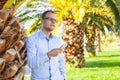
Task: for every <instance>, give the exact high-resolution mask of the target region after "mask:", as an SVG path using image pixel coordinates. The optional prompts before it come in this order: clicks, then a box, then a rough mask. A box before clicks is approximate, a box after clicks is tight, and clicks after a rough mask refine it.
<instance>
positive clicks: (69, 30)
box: [62, 18, 85, 67]
mask: <svg viewBox="0 0 120 80" xmlns="http://www.w3.org/2000/svg"><path fill="white" fill-rule="evenodd" d="M62 37H63V39H64V40H65V42H66V43H67V47H66V49H65V55H66V61H68V62H72V63H73V64H74V66H75V67H84V66H85V58H84V44H83V41H84V28H83V24H79V25H78V24H76V23H75V21H74V19H73V18H64V19H63V35H62Z"/></svg>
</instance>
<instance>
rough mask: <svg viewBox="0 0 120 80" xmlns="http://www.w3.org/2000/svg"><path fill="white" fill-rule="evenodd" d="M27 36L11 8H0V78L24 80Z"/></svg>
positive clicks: (1, 79)
mask: <svg viewBox="0 0 120 80" xmlns="http://www.w3.org/2000/svg"><path fill="white" fill-rule="evenodd" d="M25 39H26V36H25V32H24V30H23V28H22V27H20V25H19V23H18V22H17V18H15V17H14V16H13V14H12V9H11V10H0V80H22V79H23V77H24V74H25V68H24V66H25V65H26V54H25V53H26V50H25V47H24V42H25Z"/></svg>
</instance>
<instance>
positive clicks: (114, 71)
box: [25, 43, 120, 80]
mask: <svg viewBox="0 0 120 80" xmlns="http://www.w3.org/2000/svg"><path fill="white" fill-rule="evenodd" d="M66 72H67V80H120V46H118V44H117V43H111V44H110V45H109V46H108V47H106V49H105V50H103V51H102V52H100V53H97V55H96V56H95V57H90V58H86V67H85V68H82V69H81V68H69V69H66ZM25 80H29V77H25Z"/></svg>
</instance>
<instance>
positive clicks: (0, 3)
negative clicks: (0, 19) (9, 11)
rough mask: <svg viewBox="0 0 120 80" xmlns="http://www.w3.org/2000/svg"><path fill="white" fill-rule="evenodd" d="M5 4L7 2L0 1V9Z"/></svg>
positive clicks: (4, 0)
mask: <svg viewBox="0 0 120 80" xmlns="http://www.w3.org/2000/svg"><path fill="white" fill-rule="evenodd" d="M6 2H7V0H0V9H2V8H3V6H4V4H5V3H6Z"/></svg>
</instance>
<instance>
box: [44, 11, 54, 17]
mask: <svg viewBox="0 0 120 80" xmlns="http://www.w3.org/2000/svg"><path fill="white" fill-rule="evenodd" d="M49 16H52V17H56V14H55V13H52V12H48V13H47V14H46V15H45V17H49Z"/></svg>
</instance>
